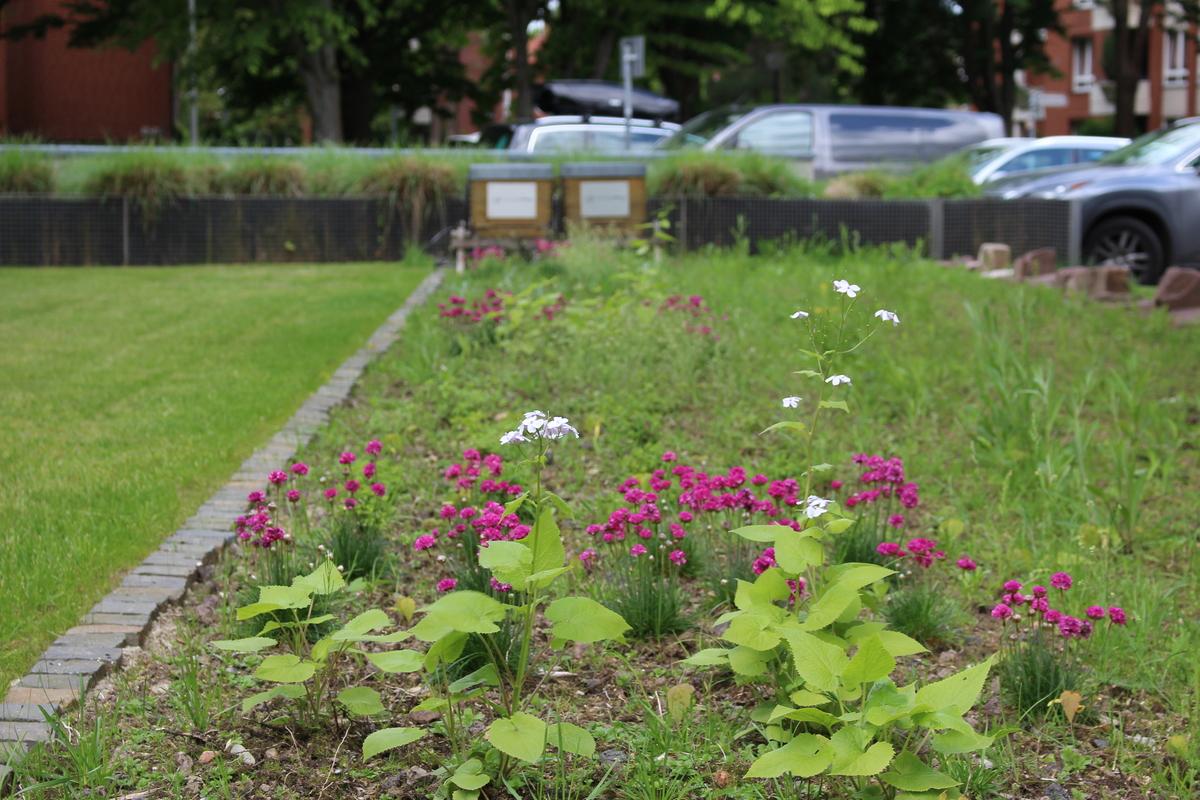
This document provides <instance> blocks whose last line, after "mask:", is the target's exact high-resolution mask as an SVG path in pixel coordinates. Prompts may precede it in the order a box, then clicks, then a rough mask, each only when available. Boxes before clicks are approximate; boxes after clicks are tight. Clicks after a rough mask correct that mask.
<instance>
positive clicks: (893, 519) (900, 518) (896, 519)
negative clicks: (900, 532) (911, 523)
mask: <svg viewBox="0 0 1200 800" xmlns="http://www.w3.org/2000/svg"><path fill="white" fill-rule="evenodd" d="M887 524H888V525H891V526H892V527H893V528H899V527H900V526H901V525H903V524H904V515H903V514H892V515H891V516H890V517H888V520H887Z"/></svg>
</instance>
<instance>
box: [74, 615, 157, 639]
mask: <svg viewBox="0 0 1200 800" xmlns="http://www.w3.org/2000/svg"><path fill="white" fill-rule="evenodd" d="M83 623H84V624H85V625H122V626H128V627H131V628H133V627H136V628H137V629H138V631H139V635H140V633H141V631H142V630H144V629H145V627H146V626H147V625H149V624H150V615H149V614H109V613H107V612H104V611H92V612H90V613H88V614H86V615H84V617H83Z"/></svg>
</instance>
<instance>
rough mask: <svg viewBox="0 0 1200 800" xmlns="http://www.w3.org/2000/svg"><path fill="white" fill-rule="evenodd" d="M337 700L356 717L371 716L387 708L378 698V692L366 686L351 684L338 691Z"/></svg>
mask: <svg viewBox="0 0 1200 800" xmlns="http://www.w3.org/2000/svg"><path fill="white" fill-rule="evenodd" d="M337 701H338V702H339V703H341V704H342V705H343V706H345V708H346V710H347V711H349V712H350V713H351V714H353V715H354V716H356V717H372V716H374V715H376V714H382V713H384V712H385V711H386V710H387V709H385V708H384V707H383V702H382V701H381V700H380V699H379V692H377V691H375V690H374V689H371V688H370V687H367V686H351V687H349V688H347V689H342V690H341V691H340V692H338V696H337Z"/></svg>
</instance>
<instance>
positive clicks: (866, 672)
mask: <svg viewBox="0 0 1200 800" xmlns="http://www.w3.org/2000/svg"><path fill="white" fill-rule="evenodd" d="M895 668H896V659H894V658H892V654H891V653H889V652H888V651H887V649H886V648H885V647H884V646H883V643H882V642H880V641H879V637H878V636H872V637H870V638H869V639H865V640H863V642H862V643H860V644H859V646H858V650H857V652H855V653H854V657H853V658H851V659H850V663H849V665H847V667H846V672H845V673H844V674H843V675H842V683H844V684H845V685H847V686H857V685H858V684H862V683H874V682H875V681H877V680H879V679H880V678H886V677H887V676H888V675H890V674H892V670H894V669H895Z"/></svg>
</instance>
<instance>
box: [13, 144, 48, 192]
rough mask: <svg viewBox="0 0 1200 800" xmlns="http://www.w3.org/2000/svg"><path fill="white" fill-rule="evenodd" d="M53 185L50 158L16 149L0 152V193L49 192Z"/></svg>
mask: <svg viewBox="0 0 1200 800" xmlns="http://www.w3.org/2000/svg"><path fill="white" fill-rule="evenodd" d="M54 186H55V181H54V165H53V164H51V162H50V159H48V158H46V157H44V156H42V155H40V154H34V153H23V152H21V151H18V150H6V151H4V152H0V194H50V193H51V192H53V191H54Z"/></svg>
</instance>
